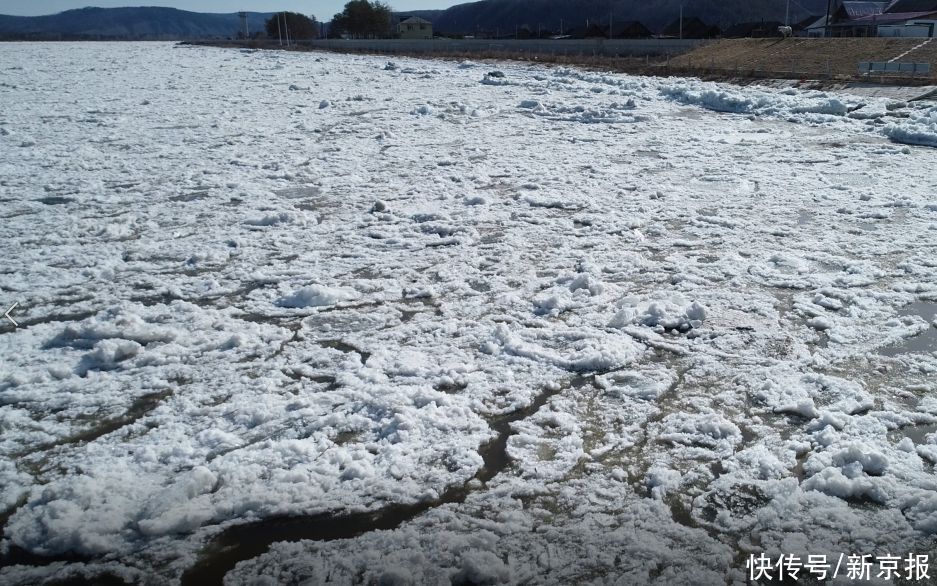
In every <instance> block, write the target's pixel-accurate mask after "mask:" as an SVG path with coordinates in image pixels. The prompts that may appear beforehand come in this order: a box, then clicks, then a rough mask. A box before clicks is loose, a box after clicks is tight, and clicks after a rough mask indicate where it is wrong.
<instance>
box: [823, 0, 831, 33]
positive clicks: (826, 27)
mask: <svg viewBox="0 0 937 586" xmlns="http://www.w3.org/2000/svg"><path fill="white" fill-rule="evenodd" d="M832 3H833V0H826V22H824V23H823V30H824V31H825V33H826V34H824V35H823V36H825V37H832V36H833V30H832V28H831V27H830V5H831V4H832Z"/></svg>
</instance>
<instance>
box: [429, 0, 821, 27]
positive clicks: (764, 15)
mask: <svg viewBox="0 0 937 586" xmlns="http://www.w3.org/2000/svg"><path fill="white" fill-rule="evenodd" d="M681 4H683V15H684V17H686V18H689V17H693V16H695V17H698V18H700V19H701V20H703V21H705V22H706V23H707V24H714V25H718V26H720V27H726V26H729V25H732V24H736V23H740V22H759V21H762V20H765V21H771V20H777V21H783V20H784V11H785V7H786V2H785V1H784V0H655V1H653V2H649V1H648V0H482V1H481V2H471V3H468V4H458V5H456V6H453V7H451V8H449V9H448V10H445V11H443V12H442V13H441V14H439V15H437V16H435V17H434V18H431V19H430V20H432V21H433V24H434V28H435V29H436V30H437V31H441V32H452V33H455V32H462V33H471V32H474V31H476V30H495V28H500V29H501V30H508V29H511V28H513V27H514V26H523V25H527V26H529V27H530V28H531V29H536V28H537V27H538V25H542V26H543V28H544V29H549V30H558V29H559V26H560V20H561V19H562V20H563V25H564V27H565V29H566V30H569V29H570V28H574V27H584V26H585V24H586V20H587V19H588V20H590V22H598V23H601V24H603V25H607V24H608V20H609V13H611V14H612V20H613V22H625V21H629V20H638V21H641V22H642V23H644V24H645V26H647V27H648V28H650V29H651V30H652V31H660V30H661V29H663V28H664V27H665V26H666V25H667V24H668V23H670V22H672V21H674V20H675V19H677V18H678V17H679V15H680V5H681ZM790 7H791V15H790V20H791V22H796V21H799V20H802V19H804V18H806V17H807V16H809V15H811V14H825V13H826V0H797V1H796V2H791V3H790Z"/></svg>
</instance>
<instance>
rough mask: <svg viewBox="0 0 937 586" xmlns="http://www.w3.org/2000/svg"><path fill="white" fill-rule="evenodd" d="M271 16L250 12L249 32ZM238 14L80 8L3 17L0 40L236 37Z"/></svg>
mask: <svg viewBox="0 0 937 586" xmlns="http://www.w3.org/2000/svg"><path fill="white" fill-rule="evenodd" d="M270 17H271V14H270V13H260V12H249V13H248V27H249V30H250V32H254V31H259V30H262V29H263V26H264V22H265V21H266V20H267V19H268V18H270ZM240 26H241V24H240V19H239V18H238V15H237V13H236V12H232V13H230V14H207V13H200V12H189V11H187V10H177V9H175V8H158V7H140V8H80V9H77V10H66V11H65V12H60V13H58V14H51V15H48V16H7V15H0V38H7V39H9V38H21V39H30V38H37V39H55V38H63V39H75V38H86V39H132V40H162V39H210V38H227V37H234V36H236V35H237V33H238V31H239V30H240Z"/></svg>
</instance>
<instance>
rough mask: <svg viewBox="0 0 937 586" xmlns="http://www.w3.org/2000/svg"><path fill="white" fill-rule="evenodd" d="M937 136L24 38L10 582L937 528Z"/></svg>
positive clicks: (763, 105) (718, 549)
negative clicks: (35, 41) (936, 466)
mask: <svg viewBox="0 0 937 586" xmlns="http://www.w3.org/2000/svg"><path fill="white" fill-rule="evenodd" d="M495 70H497V73H496V74H493V75H489V73H491V72H493V71H495ZM935 128H937V112H935V111H932V110H931V109H930V106H929V105H927V104H914V105H908V104H904V103H899V102H893V101H889V100H886V99H873V98H860V97H850V96H846V95H831V94H823V93H818V92H799V91H795V90H770V89H758V88H737V87H732V86H718V85H714V84H710V83H703V82H699V81H695V80H681V79H655V78H635V77H629V76H626V75H606V74H599V73H591V72H586V71H581V70H570V69H559V68H549V67H545V66H540V65H529V64H519V63H512V64H504V63H487V64H483V63H456V62H445V61H420V60H409V59H400V60H397V61H396V63H395V64H388V63H387V60H386V59H382V58H378V57H365V56H345V55H336V54H327V53H302V54H281V53H275V52H253V53H251V52H238V51H235V50H220V49H212V48H192V47H189V48H174V47H173V46H172V45H170V44H41V45H38V44H2V45H0V203H2V221H0V258H2V264H0V303H2V304H4V308H3V309H4V310H5V309H6V307H8V306H9V305H12V304H13V303H14V302H18V303H19V306H18V307H17V308H16V310H15V312H14V314H13V317H14V318H15V319H16V320H17V321H18V323H19V328H14V327H13V325H12V324H11V323H8V322H6V321H5V320H4V324H3V325H2V326H0V328H2V329H0V524H2V526H3V536H2V545H0V566H2V568H0V582H3V583H4V584H33V583H36V582H39V581H42V580H53V579H55V580H64V579H67V578H76V579H86V580H103V579H105V578H107V579H110V580H115V581H118V580H122V581H125V582H134V583H153V584H162V583H166V582H173V581H180V580H184V581H186V582H189V583H199V582H200V581H201V582H205V581H210V580H216V581H217V580H220V579H221V577H222V576H224V575H225V574H227V575H226V580H227V581H229V582H230V583H232V584H238V583H259V584H267V583H275V582H278V581H279V582H287V581H293V582H301V581H304V580H308V581H309V583H319V582H322V581H325V580H327V579H328V580H332V581H334V582H336V583H372V582H373V583H378V582H380V583H382V584H383V583H386V584H407V583H448V582H449V581H450V580H451V581H453V582H463V583H501V582H505V583H517V582H525V583H564V582H565V583H570V582H579V583H582V582H589V583H605V582H618V583H628V584H644V583H650V582H657V583H660V584H724V583H726V582H727V581H729V582H732V581H742V580H744V579H745V577H746V567H745V564H746V560H747V559H748V558H749V555H750V554H753V553H754V554H761V553H762V552H764V553H766V554H767V555H769V556H774V557H777V556H779V555H781V554H794V555H799V556H806V555H808V554H816V555H820V554H823V555H828V556H831V558H832V559H834V560H835V559H837V556H839V555H840V554H845V555H850V554H869V555H873V556H882V555H885V554H893V555H901V556H905V555H907V554H908V553H918V554H927V553H931V554H932V553H933V552H934V537H935V534H937V476H935V472H934V463H935V462H937V433H935V431H937V395H935V391H937V354H935V350H937V336H935V329H934V323H935V320H937V317H935V314H937V246H935V239H937V176H935V174H934V169H935V168H937V150H934V149H932V148H930V147H929V146H926V145H934V144H937V136H935V135H937V132H935ZM239 561H240V562H241V563H240V564H238V565H236V566H235V564H236V563H237V562H239ZM933 573H937V568H933V569H932V574H933Z"/></svg>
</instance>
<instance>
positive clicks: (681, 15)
mask: <svg viewBox="0 0 937 586" xmlns="http://www.w3.org/2000/svg"><path fill="white" fill-rule="evenodd" d="M680 38H681V39H682V38H683V4H681V5H680Z"/></svg>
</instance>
